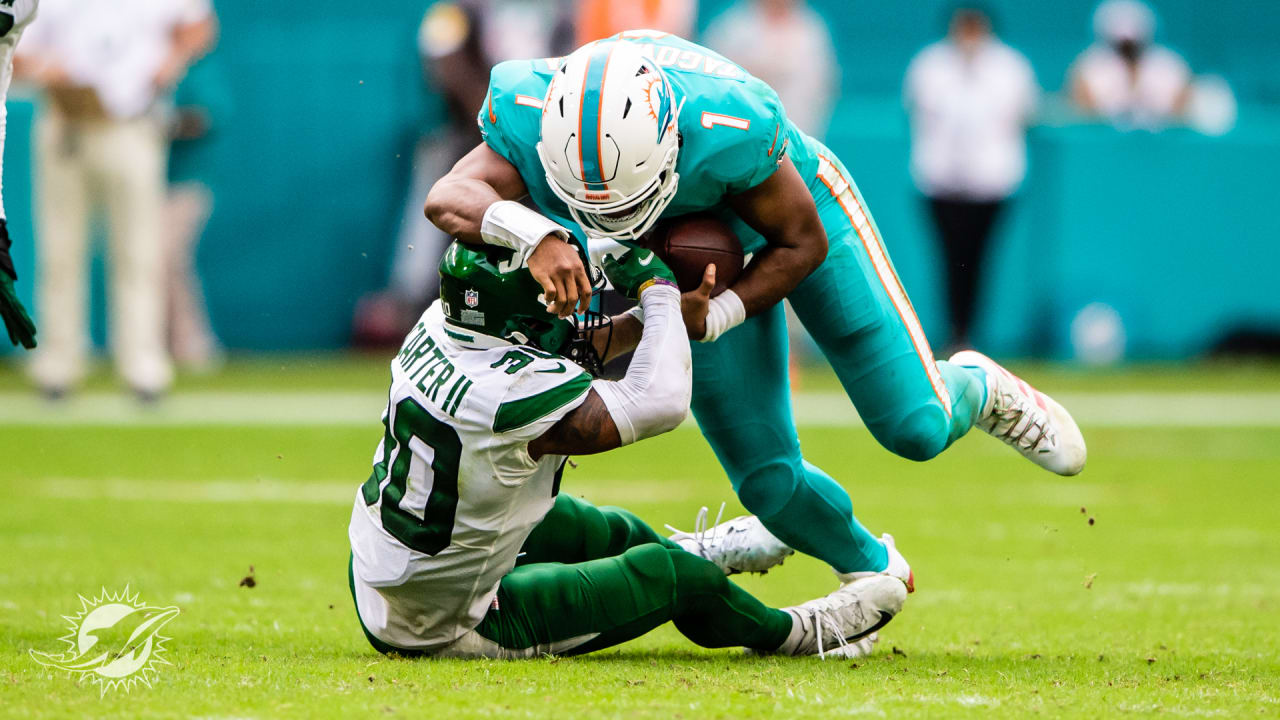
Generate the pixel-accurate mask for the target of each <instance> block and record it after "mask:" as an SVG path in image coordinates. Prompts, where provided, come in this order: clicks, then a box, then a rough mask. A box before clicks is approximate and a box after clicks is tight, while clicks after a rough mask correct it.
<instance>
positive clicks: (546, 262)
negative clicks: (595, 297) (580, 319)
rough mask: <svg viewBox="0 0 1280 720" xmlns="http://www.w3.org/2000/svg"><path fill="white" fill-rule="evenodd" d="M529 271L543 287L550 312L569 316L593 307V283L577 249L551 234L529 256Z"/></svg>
mask: <svg viewBox="0 0 1280 720" xmlns="http://www.w3.org/2000/svg"><path fill="white" fill-rule="evenodd" d="M529 272H530V273H531V274H532V275H533V279H534V280H537V281H538V284H539V285H541V286H542V294H543V297H544V298H545V299H546V301H547V310H548V311H549V312H552V313H555V314H556V315H558V316H560V317H568V316H570V315H572V314H573V313H574V311H575V310H578V311H581V312H586V311H587V309H588V308H590V307H591V281H590V280H589V279H588V278H587V269H586V267H584V266H583V264H582V256H581V255H579V254H578V250H577V248H576V247H575V246H573V245H572V244H570V243H567V242H565V241H564V240H562V239H561V238H560V237H559V236H557V235H548V236H546V237H545V238H543V239H542V241H541V242H539V243H538V247H536V248H534V250H533V253H532V254H531V255H529Z"/></svg>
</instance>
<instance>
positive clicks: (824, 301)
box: [693, 158, 986, 572]
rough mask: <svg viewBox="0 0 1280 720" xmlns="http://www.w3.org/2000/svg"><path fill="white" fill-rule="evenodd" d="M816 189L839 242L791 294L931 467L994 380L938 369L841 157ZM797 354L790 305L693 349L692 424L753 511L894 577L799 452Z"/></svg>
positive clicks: (833, 488)
mask: <svg viewBox="0 0 1280 720" xmlns="http://www.w3.org/2000/svg"><path fill="white" fill-rule="evenodd" d="M811 189H812V191H813V195H814V199H815V201H816V202H817V205H818V211H819V214H820V215H821V217H822V221H823V225H824V227H825V228H826V230H827V237H828V241H829V244H830V245H829V249H828V254H827V259H826V261H824V262H823V264H822V265H821V266H819V267H818V269H817V270H815V271H814V272H813V274H811V275H810V276H809V277H807V278H806V279H805V280H804V281H802V282H801V283H800V285H799V286H797V287H796V288H795V290H793V291H792V292H791V294H790V295H789V296H788V299H789V300H790V301H791V305H792V307H793V308H794V309H795V312H796V315H797V316H798V317H799V318H800V322H801V323H802V324H803V325H804V327H805V329H807V330H808V331H809V333H810V334H811V335H812V336H813V339H814V341H816V342H817V344H818V347H819V348H820V349H821V350H822V353H823V355H824V356H825V357H826V359H827V361H828V362H829V363H830V364H831V367H832V368H833V369H834V370H835V372H836V375H837V376H838V377H839V378H840V383H841V385H843V387H844V390H845V393H846V394H848V396H849V399H850V400H851V401H852V402H853V405H854V407H856V408H857V410H858V414H859V415H860V416H861V417H862V420H863V422H864V423H865V424H866V426H867V428H868V429H869V430H870V431H871V434H872V435H873V436H874V437H875V438H876V440H877V441H879V442H880V444H881V445H883V446H884V447H886V448H888V449H889V450H891V451H892V452H894V453H896V454H898V455H900V456H902V457H905V458H909V459H911V460H920V461H922V460H928V459H930V458H932V457H934V456H935V455H937V454H938V453H940V452H942V451H943V450H944V449H946V448H947V447H948V446H949V445H951V443H952V442H954V441H955V440H956V439H957V438H959V437H960V436H962V435H964V434H965V433H966V432H968V431H969V428H970V427H972V426H973V423H974V421H975V420H976V419H977V416H978V412H979V411H980V409H981V407H982V405H983V402H984V401H985V392H986V391H985V389H984V388H985V378H983V377H982V376H981V374H980V371H977V370H973V369H970V368H962V367H959V366H956V365H952V364H950V363H946V362H939V363H935V362H934V359H933V354H932V351H931V350H930V349H929V345H928V342H927V340H926V339H925V337H924V332H923V330H921V329H920V326H919V321H918V320H917V319H916V317H915V312H914V310H913V309H912V308H911V304H910V301H909V300H908V299H907V296H906V293H905V291H903V289H902V285H901V283H900V282H899V281H898V278H897V274H896V272H895V271H894V270H893V266H892V264H891V263H890V262H889V258H888V255H887V253H886V252H885V251H884V246H883V245H882V244H881V242H880V235H879V231H878V230H877V229H876V228H875V225H874V222H873V221H872V219H871V217H870V215H869V214H867V213H866V211H865V205H864V204H863V202H862V197H861V195H860V194H859V193H858V191H857V188H856V186H854V185H853V182H852V181H851V180H850V179H849V175H848V173H847V172H846V171H845V170H844V168H843V167H842V166H841V165H840V164H839V162H838V161H835V160H828V159H826V158H824V159H823V161H822V163H821V164H820V169H819V173H818V177H817V178H816V179H815V180H814V182H813V184H812V186H811ZM787 346H788V341H787V328H786V315H785V313H784V310H783V307H782V304H781V303H779V304H778V305H777V306H775V307H773V308H771V309H770V310H768V311H766V312H763V313H761V314H759V315H756V316H754V317H752V318H750V319H748V320H747V321H746V322H744V323H743V324H742V325H740V326H738V327H737V328H734V329H733V330H731V331H729V332H728V333H726V334H724V335H723V336H721V338H720V339H719V340H717V341H716V342H714V343H694V348H693V383H694V385H693V413H694V417H695V418H697V420H698V426H699V428H700V429H701V430H702V434H703V435H704V436H705V437H706V438H707V441H708V442H709V443H710V444H711V447H712V449H713V450H714V451H715V453H716V457H717V458H719V460H720V464H721V465H722V466H723V467H724V469H725V472H726V473H727V474H728V475H729V479H730V481H731V482H732V483H733V487H734V490H735V491H736V492H737V494H738V498H739V499H740V500H741V501H742V504H743V506H745V507H746V508H747V509H748V510H750V511H751V512H752V513H754V514H756V515H757V516H759V517H760V519H761V521H763V522H764V524H765V526H766V527H768V528H769V530H770V531H772V532H773V533H774V534H775V535H777V536H778V537H779V538H780V539H781V540H783V541H784V542H786V543H787V544H788V545H790V546H791V547H793V548H795V549H796V550H799V551H800V552H803V553H805V554H808V555H812V556H814V557H817V558H819V559H821V560H823V561H825V562H827V563H830V564H831V566H832V567H834V568H835V569H836V570H837V571H840V572H855V571H865V570H883V569H884V568H885V566H886V564H887V562H888V557H887V554H886V552H885V549H884V546H883V545H882V544H881V542H880V541H879V540H878V539H876V538H875V537H874V536H873V535H871V533H869V532H868V531H867V530H866V528H864V527H863V526H862V525H861V524H860V523H859V522H858V521H857V519H856V518H855V517H854V515H853V506H852V502H851V501H850V499H849V494H848V493H847V492H845V490H844V488H843V487H841V485H840V484H839V483H837V482H836V481H835V480H833V479H832V478H831V477H830V476H829V475H827V474H826V473H825V472H823V471H822V470H821V469H819V468H817V467H816V466H814V465H813V464H811V463H809V462H807V461H805V460H804V458H803V456H802V454H801V451H800V441H799V438H798V437H797V436H796V427H795V421H794V420H793V418H792V415H791V388H790V385H789V375H788V347H787Z"/></svg>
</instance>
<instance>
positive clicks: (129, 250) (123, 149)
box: [95, 120, 173, 395]
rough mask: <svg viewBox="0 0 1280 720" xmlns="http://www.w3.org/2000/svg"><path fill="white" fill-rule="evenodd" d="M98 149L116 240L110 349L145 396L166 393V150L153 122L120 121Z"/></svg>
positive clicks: (168, 376)
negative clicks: (105, 179)
mask: <svg viewBox="0 0 1280 720" xmlns="http://www.w3.org/2000/svg"><path fill="white" fill-rule="evenodd" d="M102 139H103V142H101V143H98V144H97V147H96V148H95V150H96V151H97V154H98V158H97V161H96V164H97V165H98V167H99V170H100V172H103V173H104V174H107V175H108V177H109V178H110V181H109V182H108V183H106V188H105V192H106V206H107V215H108V216H109V219H110V236H111V300H112V303H111V305H112V308H111V310H112V313H111V318H112V323H111V335H112V338H111V345H112V350H113V351H114V353H115V356H116V358H117V360H118V364H119V371H120V373H121V375H122V376H123V377H124V379H125V381H126V382H127V383H128V384H129V386H130V387H131V388H133V389H134V390H135V391H138V392H139V393H143V394H144V395H153V394H156V393H159V392H162V391H163V390H165V389H167V388H168V386H169V384H170V383H171V382H172V380H173V366H172V363H171V362H170V360H169V353H168V350H167V349H166V343H165V332H164V328H165V297H164V289H165V269H166V268H165V250H164V245H165V244H164V193H165V164H166V157H165V153H166V150H165V145H164V139H163V137H162V136H161V133H160V130H159V128H157V127H156V126H155V124H154V123H153V122H151V121H149V120H134V121H130V122H125V123H118V124H116V125H114V126H113V127H111V129H110V130H108V131H107V132H106V133H105V135H104V137H103V138H102Z"/></svg>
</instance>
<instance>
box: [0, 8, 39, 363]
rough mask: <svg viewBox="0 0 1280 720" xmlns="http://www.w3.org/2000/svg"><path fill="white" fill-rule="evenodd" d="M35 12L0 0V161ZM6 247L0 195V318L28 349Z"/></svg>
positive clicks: (30, 342)
mask: <svg viewBox="0 0 1280 720" xmlns="http://www.w3.org/2000/svg"><path fill="white" fill-rule="evenodd" d="M35 14H36V0H8V1H7V2H0V160H2V159H3V157H4V136H5V126H6V120H7V118H6V112H5V100H6V98H7V96H8V94H9V81H10V80H12V79H13V51H14V48H16V47H17V46H18V39H19V38H20V37H22V31H23V30H25V29H26V27H27V25H28V24H29V23H30V22H31V20H32V19H33V18H34V17H35ZM0 174H2V173H0ZM9 246H10V240H9V222H8V219H7V218H6V217H5V213H4V199H3V197H0V321H2V322H3V324H4V327H5V331H6V332H7V333H8V335H9V341H10V342H12V343H13V344H14V345H22V346H23V347H25V348H27V349H28V350H30V349H32V348H34V347H35V346H36V326H35V323H33V322H31V316H29V315H28V314H27V309H26V308H24V307H23V306H22V302H21V301H20V300H18V294H17V291H16V290H15V289H14V283H16V282H17V281H18V272H17V271H16V270H14V268H13V258H12V257H10V255H9Z"/></svg>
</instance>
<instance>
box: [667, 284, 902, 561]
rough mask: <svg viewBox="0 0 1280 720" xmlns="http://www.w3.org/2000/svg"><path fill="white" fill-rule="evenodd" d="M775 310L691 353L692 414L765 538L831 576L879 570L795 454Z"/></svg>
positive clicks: (845, 514)
mask: <svg viewBox="0 0 1280 720" xmlns="http://www.w3.org/2000/svg"><path fill="white" fill-rule="evenodd" d="M787 351H788V349H787V332H786V321H785V315H784V313H783V308H782V305H781V304H779V305H777V306H775V307H773V308H772V309H770V310H767V311H765V312H763V313H761V314H759V315H756V316H755V317H752V318H749V319H748V320H747V321H746V322H744V323H743V324H742V325H740V326H738V327H736V328H734V329H733V330H732V331H731V332H728V333H726V334H725V335H724V336H722V337H721V338H720V339H719V340H717V341H716V342H714V343H695V344H694V347H693V414H694V417H695V418H697V420H698V427H699V429H700V430H701V431H702V434H703V436H705V437H706V438H707V442H708V443H710V445H711V448H712V450H714V451H715V454H716V457H717V458H719V460H720V464H721V465H722V466H723V467H724V470H725V472H726V473H727V474H728V475H729V480H730V481H731V482H732V483H733V487H734V490H735V491H737V493H738V498H739V499H740V500H741V501H742V504H743V505H744V506H745V507H746V508H747V510H749V511H751V512H752V513H754V514H755V515H756V516H758V517H759V518H760V520H761V521H762V522H763V523H764V526H765V527H766V528H768V529H769V531H771V532H772V533H773V534H774V535H776V536H777V537H778V538H780V539H781V540H782V541H783V542H785V543H787V544H788V545H790V546H791V547H793V548H795V549H796V550H798V551H800V552H803V553H805V554H807V555H812V556H814V557H817V558H819V559H821V560H823V561H824V562H827V563H829V564H830V565H831V566H832V567H834V568H836V569H837V570H838V571H840V572H852V571H856V570H863V569H867V568H875V569H882V568H884V567H885V565H886V563H887V561H888V560H887V557H888V556H887V552H886V550H885V547H884V545H883V544H882V543H881V542H880V541H879V540H878V539H876V538H875V537H874V536H873V535H871V533H869V532H867V530H866V528H864V527H863V526H862V525H861V524H860V523H859V522H858V521H857V519H855V518H854V516H853V504H852V501H850V499H849V494H848V493H846V492H845V490H844V488H842V487H840V485H839V484H838V483H836V482H835V481H834V480H832V479H831V477H830V476H828V475H827V474H826V473H824V472H823V471H822V470H820V469H818V468H817V467H816V466H814V465H812V464H810V463H808V462H806V461H805V460H804V459H803V457H802V456H801V454H800V440H799V438H798V437H797V436H796V428H795V423H794V421H793V420H792V417H791V389H790V386H789V380H788V367H787Z"/></svg>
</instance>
